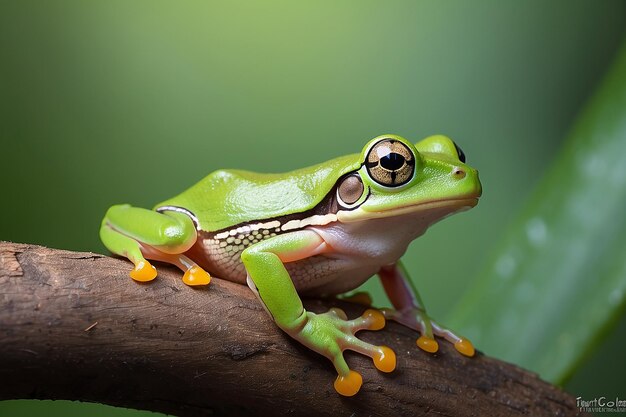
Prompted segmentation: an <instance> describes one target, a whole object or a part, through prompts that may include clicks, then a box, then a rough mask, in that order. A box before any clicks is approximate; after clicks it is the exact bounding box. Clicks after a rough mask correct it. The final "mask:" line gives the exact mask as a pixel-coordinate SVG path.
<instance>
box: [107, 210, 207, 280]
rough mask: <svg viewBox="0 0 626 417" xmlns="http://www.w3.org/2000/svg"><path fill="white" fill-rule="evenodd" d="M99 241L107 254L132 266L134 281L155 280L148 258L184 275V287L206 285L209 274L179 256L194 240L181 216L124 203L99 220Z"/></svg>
mask: <svg viewBox="0 0 626 417" xmlns="http://www.w3.org/2000/svg"><path fill="white" fill-rule="evenodd" d="M100 238H101V239H102V242H103V243H104V245H105V246H106V247H107V248H108V249H109V250H110V251H111V252H113V253H115V254H117V255H120V256H124V257H126V258H128V259H129V260H130V261H131V262H133V263H134V264H135V268H134V269H133V270H132V271H131V272H130V276H131V278H133V279H134V280H136V281H150V280H152V279H154V278H155V277H156V275H157V271H156V269H155V268H154V266H152V265H151V264H150V263H149V262H148V261H147V260H146V258H148V259H153V260H158V261H163V262H167V263H170V264H173V265H176V266H177V267H179V268H180V269H181V270H182V271H184V272H185V275H184V276H183V282H184V283H185V284H187V285H207V284H208V283H209V282H210V279H211V278H210V275H209V274H208V273H207V272H205V271H204V270H203V269H202V268H201V267H199V266H198V265H196V264H195V263H194V262H193V261H192V260H191V259H189V258H188V257H186V256H185V255H183V253H184V252H186V251H187V250H189V248H191V247H192V246H193V244H194V243H195V242H196V239H197V231H196V227H195V224H194V223H193V221H192V220H191V218H190V217H189V216H188V215H186V214H184V213H179V212H175V211H165V212H163V213H158V212H156V211H152V210H147V209H143V208H138V207H131V206H130V205H128V204H123V205H117V206H113V207H111V208H110V209H109V210H108V211H107V213H106V215H105V217H104V219H103V220H102V226H101V227H100Z"/></svg>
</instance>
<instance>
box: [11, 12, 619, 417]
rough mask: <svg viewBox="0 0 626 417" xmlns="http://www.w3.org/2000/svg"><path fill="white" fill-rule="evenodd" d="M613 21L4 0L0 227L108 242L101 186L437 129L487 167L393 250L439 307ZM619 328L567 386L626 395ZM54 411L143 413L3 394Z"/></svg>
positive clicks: (612, 38)
mask: <svg viewBox="0 0 626 417" xmlns="http://www.w3.org/2000/svg"><path fill="white" fill-rule="evenodd" d="M624 35H626V2H624V1H618V0H605V1H603V2H593V1H578V0H577V1H572V0H568V1H563V0H561V1H552V2H543V1H536V0H534V1H527V2H513V1H508V2H498V1H473V2H465V1H460V0H459V1H450V2H425V1H393V2H379V1H371V0H365V1H346V2H334V1H316V2H292V1H271V2H263V1H252V2H204V1H188V2H167V1H149V2H148V1H136V2H126V1H106V2H84V1H67V0H59V1H54V2H40V1H30V0H22V1H5V0H0V141H1V146H0V178H1V180H2V197H0V199H1V201H2V204H0V239H2V240H11V241H17V242H28V243H37V244H42V245H47V246H51V247H57V248H66V249H74V250H89V251H94V252H100V253H106V250H105V248H104V247H103V246H102V244H101V243H100V242H99V239H98V226H99V222H100V219H101V217H102V215H103V214H104V212H105V210H106V208H107V207H108V206H110V205H112V204H114V203H122V202H127V203H131V204H133V205H135V206H143V207H151V206H152V205H153V204H154V203H156V202H158V201H161V200H163V199H165V198H167V197H169V196H171V195H173V194H176V193H178V192H180V191H182V190H183V189H185V188H186V187H188V186H190V185H191V184H193V183H194V182H195V181H197V180H199V179H200V178H202V177H203V176H204V175H206V174H207V173H209V172H210V171H212V170H214V169H217V168H243V169H249V170H257V171H263V172H282V171H287V170H291V169H295V168H299V167H303V166H306V165H310V164H314V163H317V162H321V161H324V160H327V159H330V158H332V157H335V156H339V155H343V154H346V153H353V152H358V151H360V149H361V147H362V146H363V145H364V143H365V142H366V141H367V140H369V139H370V138H372V137H374V136H377V135H379V134H382V133H397V134H400V135H403V136H405V137H407V138H411V139H412V140H414V141H417V140H419V139H420V138H422V137H425V136H427V135H430V134H434V133H444V134H447V135H449V136H451V137H452V138H454V139H455V141H456V142H457V143H458V144H460V146H461V147H462V148H463V149H464V151H465V153H466V155H467V157H468V162H469V163H470V164H471V165H473V166H475V167H477V168H478V169H479V170H480V173H481V179H482V182H483V187H484V196H483V198H482V200H481V203H480V204H479V206H478V207H477V208H476V209H474V210H472V211H470V212H467V213H463V214H460V215H457V216H454V217H451V218H450V219H447V220H446V221H444V222H442V223H440V224H437V225H436V226H434V227H433V228H432V229H431V230H430V231H429V232H428V233H427V234H426V235H425V236H424V237H423V238H421V239H419V240H417V241H416V242H414V243H413V244H412V245H411V247H410V249H409V251H408V253H407V254H406V256H405V263H406V265H407V268H408V269H409V271H411V272H412V273H413V276H414V279H415V281H416V282H417V283H418V287H419V288H420V291H421V292H422V296H423V298H424V300H425V302H426V305H427V307H428V308H429V310H430V312H431V313H432V315H433V316H435V317H437V318H441V321H443V322H445V317H446V314H447V313H448V312H449V311H450V309H451V308H452V306H454V305H455V303H456V302H457V301H458V300H459V299H460V297H461V296H462V295H463V293H464V291H465V290H466V289H467V288H468V286H469V285H471V283H472V280H473V279H474V278H475V277H476V274H478V273H479V271H480V269H481V267H482V266H484V264H485V262H487V260H488V258H489V254H490V253H492V252H493V251H494V250H496V248H497V246H498V244H499V242H500V241H501V238H502V234H503V232H504V230H505V229H506V227H507V225H508V224H509V223H510V222H511V221H512V220H513V219H514V218H515V216H516V215H517V214H518V213H519V212H520V210H521V209H522V208H523V206H524V203H525V201H526V199H527V198H528V196H529V194H530V193H531V191H532V189H533V187H534V186H535V185H536V183H537V182H538V181H539V179H540V178H541V176H542V175H543V173H544V172H545V171H546V169H547V168H548V167H549V165H550V162H551V161H552V159H553V158H554V156H555V155H556V154H557V152H558V150H559V147H560V145H561V142H562V140H563V139H564V138H565V137H566V134H567V132H568V129H569V128H570V126H571V124H572V122H573V121H574V120H575V118H576V115H577V114H578V112H579V111H580V110H581V108H582V106H583V105H584V103H585V101H586V100H587V99H588V98H589V97H590V96H591V94H592V93H593V91H594V88H595V87H596V86H597V85H598V83H599V81H600V80H601V79H602V77H603V75H604V74H605V72H606V70H607V68H608V66H609V65H610V63H611V61H612V59H613V57H614V55H615V53H616V50H617V48H618V46H619V44H620V41H621V40H622V39H623V38H624ZM367 289H369V290H370V291H373V292H374V293H375V298H376V300H377V302H378V304H385V303H386V300H385V299H384V298H383V297H382V295H381V289H380V286H379V285H378V284H377V283H371V284H368V285H367ZM459 330H461V331H462V329H459ZM625 334H626V322H625V321H624V320H622V321H621V322H620V323H618V325H617V328H616V329H614V330H613V331H612V332H611V334H610V335H609V337H608V338H607V340H606V341H605V342H603V344H602V345H601V346H600V347H599V349H598V350H596V353H595V354H594V356H593V357H591V358H590V359H589V360H588V361H587V362H586V363H585V365H584V366H583V368H582V369H581V370H580V371H579V372H578V373H577V374H576V375H574V377H573V379H572V380H571V381H570V382H569V383H568V384H567V385H566V389H567V390H568V391H570V392H572V393H573V394H574V395H575V396H584V397H593V396H594V395H598V394H600V395H607V396H610V395H621V396H622V397H624V395H626V378H625V377H624V375H623V372H616V369H620V368H621V370H622V371H623V369H626V363H625V362H626V361H625V360H624V355H623V352H622V349H621V347H622V346H624V343H625V342H626V337H625V336H624V335H625ZM0 337H1V335H0ZM520 337H521V338H523V335H521V336H520ZM476 344H477V345H478V348H480V342H479V341H476ZM485 353H486V354H489V352H485ZM0 354H1V353H0ZM616 366H617V367H618V368H616ZM620 374H621V375H620ZM4 383H10V381H0V384H4ZM54 413H56V414H58V415H64V416H67V415H83V414H84V413H89V414H90V415H97V414H98V413H100V415H109V416H110V415H116V416H117V415H119V416H122V415H129V416H131V415H141V414H146V415H147V413H146V412H137V411H130V410H123V409H114V408H110V407H105V406H100V405H98V406H96V405H85V404H79V403H70V402H54V403H53V402H38V401H9V402H0V414H1V415H3V416H4V415H7V416H9V415H23V414H30V415H41V416H43V415H46V416H48V415H54Z"/></svg>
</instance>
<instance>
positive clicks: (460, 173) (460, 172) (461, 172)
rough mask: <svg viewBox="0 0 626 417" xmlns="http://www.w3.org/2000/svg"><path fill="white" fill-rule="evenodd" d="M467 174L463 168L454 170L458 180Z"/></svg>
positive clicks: (454, 175)
mask: <svg viewBox="0 0 626 417" xmlns="http://www.w3.org/2000/svg"><path fill="white" fill-rule="evenodd" d="M465 175H467V174H466V173H465V170H463V169H461V168H454V169H453V170H452V176H453V177H454V178H455V179H457V180H462V179H463V178H465Z"/></svg>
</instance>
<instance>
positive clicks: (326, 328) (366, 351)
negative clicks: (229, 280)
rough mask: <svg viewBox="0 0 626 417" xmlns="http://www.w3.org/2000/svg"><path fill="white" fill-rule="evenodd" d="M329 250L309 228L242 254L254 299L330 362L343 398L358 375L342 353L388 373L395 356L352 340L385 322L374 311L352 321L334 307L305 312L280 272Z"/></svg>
mask: <svg viewBox="0 0 626 417" xmlns="http://www.w3.org/2000/svg"><path fill="white" fill-rule="evenodd" d="M327 251H329V247H328V245H327V244H326V242H325V241H324V240H323V239H322V237H321V236H320V235H318V234H317V233H315V232H314V231H311V230H301V231H297V232H292V233H287V234H283V235H278V236H276V237H273V238H271V239H267V240H264V241H262V242H259V243H257V244H255V245H253V246H250V247H249V248H248V249H246V250H245V251H244V252H243V253H242V254H241V259H242V261H243V263H244V265H245V267H246V270H247V272H248V285H249V286H250V288H251V289H252V290H253V291H254V292H255V294H256V295H257V296H258V297H259V299H260V300H261V302H262V303H263V305H264V306H265V308H266V309H267V311H268V312H269V313H270V315H271V316H272V318H273V319H274V321H275V322H276V324H277V325H278V326H279V327H280V328H281V329H282V330H284V331H285V332H286V333H287V334H288V335H289V336H291V337H293V338H294V339H296V340H297V341H299V342H300V343H302V344H303V345H305V346H307V347H308V348H310V349H312V350H314V351H316V352H318V353H320V354H322V355H324V356H326V357H327V358H328V359H330V360H331V361H332V363H333V365H334V366H335V369H336V370H337V373H338V376H337V379H336V380H335V384H334V386H335V389H336V390H337V392H338V393H340V394H341V395H345V396H352V395H354V394H356V393H357V392H358V391H359V389H360V388H361V385H362V378H361V375H360V374H359V373H357V372H355V371H352V370H350V368H349V367H348V364H347V363H346V361H345V359H344V357H343V351H344V350H346V349H349V350H353V351H356V352H358V353H361V354H363V355H367V356H369V357H370V358H372V359H373V361H374V365H375V366H376V368H378V369H379V370H381V371H383V372H391V371H393V370H394V369H395V367H396V357H395V353H394V352H393V351H392V350H391V349H390V348H388V347H386V346H374V345H371V344H369V343H365V342H363V341H361V340H359V339H358V338H357V337H355V336H354V334H355V333H356V332H358V331H359V330H363V329H367V330H379V329H381V328H383V327H384V325H385V318H384V317H383V315H382V314H381V313H380V312H378V311H376V310H372V309H370V310H366V311H365V313H364V314H363V315H362V316H361V317H359V318H357V319H354V320H347V317H346V314H345V313H344V312H343V311H342V310H340V309H338V308H333V309H330V310H329V311H328V312H326V313H324V314H315V313H312V312H309V311H306V310H305V309H304V307H303V305H302V301H301V300H300V297H299V296H298V293H297V292H296V288H295V286H294V284H293V282H292V280H291V277H290V276H289V273H288V272H287V269H286V268H285V266H284V264H285V263H287V262H295V261H298V260H301V259H305V258H308V257H311V256H315V255H320V254H323V253H325V252H327Z"/></svg>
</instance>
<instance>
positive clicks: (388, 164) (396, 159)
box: [380, 152, 404, 171]
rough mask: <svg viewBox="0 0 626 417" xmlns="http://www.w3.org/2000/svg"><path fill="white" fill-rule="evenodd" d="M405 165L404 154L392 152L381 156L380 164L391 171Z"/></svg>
mask: <svg viewBox="0 0 626 417" xmlns="http://www.w3.org/2000/svg"><path fill="white" fill-rule="evenodd" d="M403 165H404V156H402V155H400V154H399V153H395V152H391V153H390V154H389V155H386V156H383V157H382V158H380V166H381V167H383V168H385V169H388V170H389V171H396V170H398V169H400V168H402V166H403Z"/></svg>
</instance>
